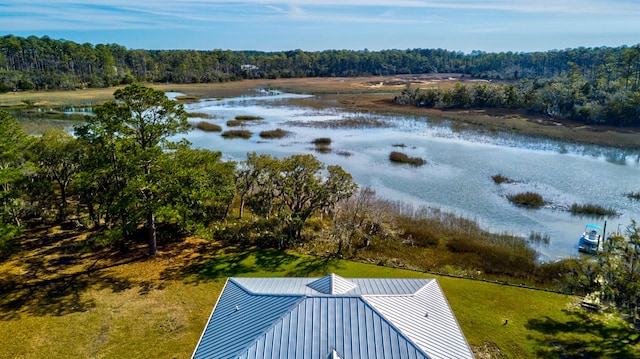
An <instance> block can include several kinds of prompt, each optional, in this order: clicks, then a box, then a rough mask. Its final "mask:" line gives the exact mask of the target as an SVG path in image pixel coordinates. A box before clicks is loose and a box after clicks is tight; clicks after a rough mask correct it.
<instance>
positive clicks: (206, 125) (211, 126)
mask: <svg viewBox="0 0 640 359" xmlns="http://www.w3.org/2000/svg"><path fill="white" fill-rule="evenodd" d="M193 127H195V128H197V129H199V130H202V131H206V132H220V131H222V127H220V126H219V125H216V124H215V123H211V122H207V121H200V122H198V123H196V124H195V125H194V126H193Z"/></svg>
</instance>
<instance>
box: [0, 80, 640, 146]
mask: <svg viewBox="0 0 640 359" xmlns="http://www.w3.org/2000/svg"><path fill="white" fill-rule="evenodd" d="M474 81H477V80H473V79H470V78H463V77H460V76H459V75H457V74H424V75H400V76H380V77H351V78H338V77H331V78H300V79H260V80H243V81H235V82H225V83H219V84H149V85H151V86H152V87H154V88H157V89H160V90H163V91H176V92H182V93H185V94H187V95H190V96H198V97H200V98H222V97H234V96H239V95H241V94H245V93H247V91H250V90H251V89H254V88H272V89H279V90H282V91H285V92H293V93H307V94H314V95H316V98H315V99H314V101H313V104H311V101H309V100H301V101H306V102H305V105H312V106H318V107H323V106H325V105H326V106H334V107H336V106H337V107H341V108H343V109H345V110H349V111H358V112H373V113H381V114H390V115H401V116H415V117H428V118H430V119H432V120H443V121H444V120H452V121H454V126H455V127H456V129H457V130H469V131H476V132H480V133H486V134H491V133H495V132H509V133H516V134H521V135H528V136H534V137H541V138H549V139H555V140H561V141H568V142H573V143H581V144H595V145H602V146H612V147H618V148H625V149H635V148H639V147H640V136H638V135H639V134H640V129H639V128H617V127H607V126H588V125H584V124H580V123H575V122H570V121H564V120H561V119H556V118H551V117H545V116H541V115H539V114H531V113H527V112H526V111H515V110H507V109H487V110H483V109H482V110H451V111H443V110H438V109H426V108H418V107H413V106H406V105H398V104H396V103H394V102H393V98H394V97H395V96H396V95H398V94H399V93H400V92H401V91H402V89H404V88H405V87H406V86H407V85H409V86H412V87H414V88H417V87H420V88H427V87H450V86H453V85H454V84H455V83H456V82H474ZM116 89H117V88H116V87H112V88H106V89H83V90H75V91H42V92H10V93H5V94H0V109H7V108H16V107H20V106H26V105H29V106H35V107H60V106H67V105H85V106H86V105H93V104H99V103H102V102H104V101H107V100H110V99H113V92H114V91H115V90H116ZM318 101H319V102H318Z"/></svg>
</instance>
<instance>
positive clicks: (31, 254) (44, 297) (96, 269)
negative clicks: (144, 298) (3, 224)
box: [0, 231, 147, 321]
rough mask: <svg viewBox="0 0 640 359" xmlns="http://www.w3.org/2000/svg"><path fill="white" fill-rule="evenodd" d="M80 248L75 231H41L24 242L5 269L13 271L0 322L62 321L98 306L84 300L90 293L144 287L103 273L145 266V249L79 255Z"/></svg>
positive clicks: (1, 284)
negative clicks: (21, 319) (42, 318)
mask: <svg viewBox="0 0 640 359" xmlns="http://www.w3.org/2000/svg"><path fill="white" fill-rule="evenodd" d="M78 242H79V240H78V233H74V232H72V231H69V232H63V233H57V234H49V233H47V231H40V232H37V233H33V232H32V233H29V234H28V237H27V236H25V238H24V240H23V241H22V244H23V245H22V248H21V249H22V251H21V252H20V253H17V254H15V255H14V256H12V257H11V258H9V259H8V260H7V261H6V262H5V263H4V265H7V266H8V267H7V268H10V271H7V272H6V273H3V274H2V276H1V277H0V320H2V321H6V320H12V319H16V318H19V317H20V316H21V315H22V314H26V315H31V316H47V315H51V316H62V315H67V314H71V313H77V312H85V311H87V310H90V309H92V308H94V307H95V306H96V303H95V300H94V299H91V298H90V297H88V296H83V295H82V294H83V293H84V292H85V291H87V290H88V289H96V290H101V289H109V290H111V291H113V292H121V291H124V290H127V289H132V288H135V287H137V286H141V287H142V286H143V285H144V283H138V282H136V281H132V280H130V279H126V278H119V277H116V276H114V275H111V274H109V272H108V271H105V269H109V268H114V267H117V266H121V265H126V264H129V263H133V262H137V261H142V260H145V259H146V258H147V257H146V256H145V255H144V251H143V250H141V248H133V249H129V250H127V251H124V252H123V251H114V250H111V249H102V250H98V251H95V252H90V253H78V252H77V248H76V245H77V243H78ZM9 261H10V263H9Z"/></svg>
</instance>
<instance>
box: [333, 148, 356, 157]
mask: <svg viewBox="0 0 640 359" xmlns="http://www.w3.org/2000/svg"><path fill="white" fill-rule="evenodd" d="M336 155H338V156H342V157H351V156H353V153H351V152H349V151H345V150H340V151H336Z"/></svg>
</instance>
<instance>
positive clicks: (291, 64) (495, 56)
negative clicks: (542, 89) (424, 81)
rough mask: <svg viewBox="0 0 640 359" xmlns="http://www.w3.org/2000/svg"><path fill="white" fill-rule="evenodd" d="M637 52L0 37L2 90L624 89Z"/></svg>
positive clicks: (631, 79)
mask: <svg viewBox="0 0 640 359" xmlns="http://www.w3.org/2000/svg"><path fill="white" fill-rule="evenodd" d="M639 56H640V47H639V46H637V45H636V46H633V47H626V46H622V47H616V48H609V47H598V48H577V49H565V50H551V51H546V52H531V53H521V52H501V53H487V52H482V51H473V52H471V53H469V54H465V53H462V52H459V51H448V50H444V49H406V50H397V49H392V50H382V51H368V50H366V49H364V50H326V51H313V52H310V51H302V50H291V51H279V52H261V51H231V50H220V49H215V50H210V51H195V50H142V49H127V48H125V47H123V46H121V45H118V44H97V45H93V44H90V43H84V44H78V43H75V42H73V41H68V40H55V39H51V38H49V37H47V36H44V37H41V38H38V37H36V36H29V37H26V38H25V37H17V36H13V35H6V36H2V37H0V92H3V91H15V90H30V89H36V90H43V89H74V88H84V87H109V86H113V85H117V84H132V83H134V82H171V83H213V82H222V81H232V80H239V79H248V78H291V77H296V78H300V77H346V76H365V75H396V74H424V73H460V74H464V75H468V76H471V77H474V78H484V79H500V80H518V79H523V78H526V79H539V78H554V77H563V76H566V75H567V74H568V73H570V72H572V71H574V70H575V69H578V70H579V72H580V73H581V74H582V75H583V76H584V77H585V78H587V79H591V78H596V77H597V78H600V79H602V81H606V82H620V81H622V82H624V83H625V84H626V86H627V89H629V88H630V87H631V86H632V85H633V84H634V83H637V81H638V76H640V65H639V61H638V60H639ZM571 64H573V65H571ZM572 66H574V67H575V68H573V67H572ZM636 86H637V85H636Z"/></svg>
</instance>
